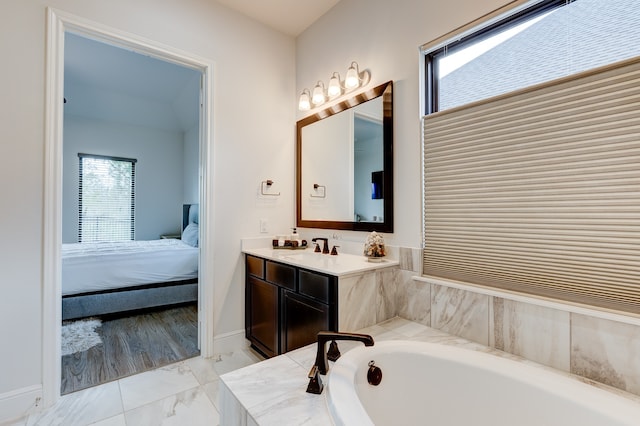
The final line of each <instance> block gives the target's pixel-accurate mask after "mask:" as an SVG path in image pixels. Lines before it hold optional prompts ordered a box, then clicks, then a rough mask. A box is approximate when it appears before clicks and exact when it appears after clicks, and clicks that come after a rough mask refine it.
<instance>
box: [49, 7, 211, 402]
mask: <svg viewBox="0 0 640 426" xmlns="http://www.w3.org/2000/svg"><path fill="white" fill-rule="evenodd" d="M47 15H48V24H49V25H48V44H47V105H46V125H45V127H46V147H45V157H46V162H45V175H46V176H47V179H46V184H45V223H44V240H45V253H44V265H43V269H44V271H45V274H44V293H45V298H44V300H45V302H44V304H43V400H44V401H43V403H44V404H45V405H50V404H53V403H55V401H56V400H57V398H58V397H59V396H60V382H61V367H60V357H61V351H60V345H61V323H62V314H61V305H60V299H61V296H62V286H61V281H62V280H61V275H62V274H61V269H62V268H61V258H62V256H61V246H62V243H63V241H64V230H65V227H64V226H63V218H64V216H63V204H64V203H63V194H64V191H63V173H62V169H63V157H64V155H63V151H64V150H63V140H62V134H63V132H62V129H63V123H64V111H63V108H64V97H65V93H64V92H63V87H64V85H63V81H64V77H65V76H64V66H63V64H64V59H65V48H64V42H65V36H67V35H69V37H76V36H79V37H84V38H87V39H90V40H93V41H95V42H101V43H104V44H107V45H110V46H112V47H117V48H121V49H125V50H126V51H129V52H135V53H137V54H141V55H143V56H146V57H149V58H154V59H156V60H161V61H165V62H168V63H171V64H175V65H179V66H182V67H186V68H188V69H190V70H194V71H196V72H197V73H198V75H199V80H200V81H199V82H198V83H199V92H200V100H199V103H198V105H197V109H198V118H199V124H198V125H197V131H196V133H197V146H198V149H199V153H200V155H199V160H198V164H197V167H196V169H197V172H196V176H197V179H198V182H199V189H198V190H197V191H196V192H197V194H198V202H199V210H200V216H201V217H202V218H203V220H202V222H201V225H200V231H199V235H200V241H199V257H198V264H199V267H198V277H199V279H198V285H197V293H198V297H197V299H198V304H197V306H198V308H197V318H198V319H197V329H198V340H199V344H200V348H201V351H200V353H201V356H204V357H207V356H211V355H212V353H213V338H212V337H213V336H212V333H211V330H212V316H213V315H212V305H213V297H212V293H213V291H212V288H211V285H210V283H209V280H207V276H208V273H207V271H208V270H209V269H210V266H209V264H208V262H207V260H206V259H208V256H207V255H206V253H207V251H208V250H210V249H209V247H208V243H209V238H207V235H209V233H208V232H207V230H208V229H211V228H210V226H209V223H208V222H209V221H208V220H206V218H207V217H208V214H207V213H208V206H209V205H210V200H211V199H212V196H211V194H210V192H209V191H210V187H211V186H210V185H208V184H207V177H208V176H210V175H211V173H210V169H211V158H210V153H211V151H212V150H211V135H210V128H211V124H210V120H211V117H210V114H209V112H210V111H211V104H212V88H211V84H210V82H211V73H212V68H213V66H212V64H211V63H210V62H209V61H206V60H203V59H202V58H198V57H195V56H191V55H188V54H185V53H183V52H178V51H175V50H172V49H170V48H167V47H166V46H161V45H159V44H157V45H156V44H155V43H153V42H151V41H149V40H144V39H140V38H137V37H135V36H133V35H131V34H126V33H122V32H119V31H117V30H113V29H109V28H105V27H104V26H102V25H100V24H97V23H93V22H89V21H86V20H84V19H82V18H78V17H75V16H70V15H68V14H64V13H62V12H58V11H55V10H53V9H48V11H47ZM69 101H70V100H69Z"/></svg>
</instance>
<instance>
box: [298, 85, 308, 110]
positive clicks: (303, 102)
mask: <svg viewBox="0 0 640 426" xmlns="http://www.w3.org/2000/svg"><path fill="white" fill-rule="evenodd" d="M310 98H311V93H309V89H304V90H303V91H302V93H301V94H300V100H299V101H298V109H299V110H300V111H309V110H310V109H311V99H310Z"/></svg>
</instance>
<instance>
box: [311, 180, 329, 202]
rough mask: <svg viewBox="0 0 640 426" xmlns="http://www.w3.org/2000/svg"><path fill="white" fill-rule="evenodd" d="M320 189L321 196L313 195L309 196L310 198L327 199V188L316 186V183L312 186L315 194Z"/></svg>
mask: <svg viewBox="0 0 640 426" xmlns="http://www.w3.org/2000/svg"><path fill="white" fill-rule="evenodd" d="M320 188H322V195H313V193H312V194H309V196H310V197H313V198H326V197H327V187H326V186H324V185H318V184H317V183H314V184H313V190H314V191H316V193H317V192H318V189H320Z"/></svg>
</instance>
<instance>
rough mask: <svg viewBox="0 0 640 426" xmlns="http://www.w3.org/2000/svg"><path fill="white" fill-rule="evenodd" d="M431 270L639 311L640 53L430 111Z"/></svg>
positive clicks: (427, 245)
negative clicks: (590, 68)
mask: <svg viewBox="0 0 640 426" xmlns="http://www.w3.org/2000/svg"><path fill="white" fill-rule="evenodd" d="M423 137H424V210H423V212H424V268H423V273H424V275H427V276H436V277H440V278H445V279H452V280H456V281H462V282H468V283H471V284H477V285H483V286H490V287H497V288H501V289H505V290H509V291H516V292H521V293H527V294H531V295H537V296H542V297H545V298H553V299H560V300H563V301H566V302H569V303H576V304H581V305H588V306H595V307H599V308H602V309H605V310H615V311H623V312H627V313H633V314H640V58H636V59H633V60H629V61H625V62H622V63H618V64H615V65H612V66H607V67H603V68H599V69H597V70H593V71H590V72H585V73H581V74H579V75H576V76H573V77H571V78H563V79H560V80H556V81H554V82H551V83H545V84H541V85H538V86H534V87H532V88H529V89H525V90H520V91H518V92H515V93H514V94H510V95H503V96H500V97H496V98H493V99H490V100H486V101H481V102H477V103H474V104H470V105H468V106H464V107H458V108H454V109H451V110H447V111H443V112H439V113H435V114H432V115H429V116H426V117H425V118H424V135H423Z"/></svg>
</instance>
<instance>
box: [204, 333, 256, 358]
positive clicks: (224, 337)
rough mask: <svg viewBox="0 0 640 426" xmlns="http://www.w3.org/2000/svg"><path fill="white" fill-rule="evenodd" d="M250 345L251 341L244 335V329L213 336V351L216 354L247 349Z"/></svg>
mask: <svg viewBox="0 0 640 426" xmlns="http://www.w3.org/2000/svg"><path fill="white" fill-rule="evenodd" d="M248 346H249V342H248V341H247V339H245V337H244V329H243V330H236V331H231V332H229V333H223V334H218V335H217V336H214V337H213V351H214V353H216V354H224V353H229V352H234V351H238V350H241V349H245V348H246V347H248Z"/></svg>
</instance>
